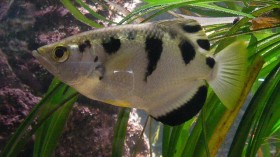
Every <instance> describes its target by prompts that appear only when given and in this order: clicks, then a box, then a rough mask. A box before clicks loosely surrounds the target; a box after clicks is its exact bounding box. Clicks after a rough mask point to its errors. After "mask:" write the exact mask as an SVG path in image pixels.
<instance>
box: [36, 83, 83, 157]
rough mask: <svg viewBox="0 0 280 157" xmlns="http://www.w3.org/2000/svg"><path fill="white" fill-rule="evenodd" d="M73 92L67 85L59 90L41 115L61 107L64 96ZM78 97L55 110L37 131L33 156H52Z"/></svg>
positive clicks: (47, 103)
mask: <svg viewBox="0 0 280 157" xmlns="http://www.w3.org/2000/svg"><path fill="white" fill-rule="evenodd" d="M73 92H75V91H74V90H73V89H71V88H69V87H68V86H65V87H64V88H63V89H62V90H60V91H58V92H57V93H56V95H55V96H53V97H52V98H51V99H49V101H48V102H46V105H44V108H42V112H41V114H40V116H39V119H40V120H41V117H46V116H47V114H48V111H50V110H53V109H55V108H58V107H60V106H59V104H60V102H61V98H62V97H64V98H65V97H68V96H69V95H71V94H72V93H73ZM76 99H77V97H75V98H73V99H71V100H70V101H68V102H66V103H65V104H63V106H62V107H60V108H59V109H58V110H57V111H55V112H54V113H53V114H52V115H51V116H50V117H49V118H48V120H46V121H45V122H44V124H43V125H42V126H41V127H40V128H39V129H38V130H37V131H36V134H35V135H36V138H35V147H34V153H33V156H34V157H36V156H38V157H39V156H52V154H53V151H54V150H55V148H56V144H57V142H58V140H59V137H60V135H61V134H62V131H63V128H64V125H65V123H66V120H67V117H68V115H69V113H70V111H71V110H72V107H73V104H74V102H76Z"/></svg>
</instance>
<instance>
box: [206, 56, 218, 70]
mask: <svg viewBox="0 0 280 157" xmlns="http://www.w3.org/2000/svg"><path fill="white" fill-rule="evenodd" d="M215 63H216V62H215V59H214V58H211V57H207V58H206V64H207V65H208V66H209V67H210V68H213V67H214V66H215Z"/></svg>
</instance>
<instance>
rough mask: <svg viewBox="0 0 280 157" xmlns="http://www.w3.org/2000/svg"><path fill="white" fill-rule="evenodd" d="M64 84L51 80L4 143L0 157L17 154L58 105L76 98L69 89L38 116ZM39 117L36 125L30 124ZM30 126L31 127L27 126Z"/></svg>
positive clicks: (60, 105) (62, 89)
mask: <svg viewBox="0 0 280 157" xmlns="http://www.w3.org/2000/svg"><path fill="white" fill-rule="evenodd" d="M65 87H66V85H65V84H62V83H61V82H59V81H58V80H56V79H55V80H53V82H52V84H51V85H50V87H49V90H48V92H47V94H46V96H45V97H44V98H43V99H42V100H41V101H40V102H39V103H38V104H37V105H36V106H35V107H34V108H33V109H32V111H31V112H30V113H29V115H28V116H27V117H26V119H25V120H24V121H23V122H22V124H21V125H20V126H19V128H18V129H17V130H16V132H15V133H14V134H13V136H12V137H11V138H10V139H9V141H8V143H7V144H6V146H5V148H4V149H3V151H2V153H1V157H14V156H17V155H18V154H19V153H20V152H21V150H22V148H23V147H24V145H25V144H26V143H27V141H28V139H30V138H31V136H32V135H33V134H34V133H35V132H36V130H37V129H38V128H39V127H40V126H42V124H43V123H44V122H46V120H47V119H48V118H49V117H50V116H51V115H52V114H53V113H54V112H55V111H56V110H58V109H59V108H60V107H62V106H63V105H64V104H66V103H70V102H72V101H73V99H76V97H77V95H78V93H77V92H75V91H74V90H73V89H71V92H70V93H68V94H67V97H64V98H62V99H60V101H59V104H58V105H57V106H56V107H55V108H53V109H52V110H49V111H47V112H46V113H44V116H40V114H41V113H42V112H44V111H43V110H42V109H43V108H44V107H45V106H46V105H47V104H48V103H49V101H50V100H51V99H52V97H54V96H55V94H56V93H58V92H59V91H64V89H65ZM38 117H40V119H39V120H38V121H37V124H36V125H32V123H34V120H35V119H36V118H38ZM31 126H32V129H31V130H30V129H29V128H30V127H31Z"/></svg>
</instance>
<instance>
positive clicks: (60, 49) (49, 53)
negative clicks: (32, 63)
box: [32, 40, 104, 86]
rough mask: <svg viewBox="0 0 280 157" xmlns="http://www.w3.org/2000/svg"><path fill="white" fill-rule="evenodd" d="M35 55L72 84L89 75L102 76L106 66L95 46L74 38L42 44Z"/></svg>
mask: <svg viewBox="0 0 280 157" xmlns="http://www.w3.org/2000/svg"><path fill="white" fill-rule="evenodd" d="M32 53H33V55H34V56H35V57H36V58H37V59H38V60H39V62H40V63H41V64H42V65H43V66H44V67H45V68H46V69H47V70H48V71H49V72H50V73H52V74H53V75H54V76H56V77H58V78H59V79H60V80H61V81H63V82H65V83H66V84H68V85H70V86H74V85H75V86H77V85H79V84H81V83H82V82H83V81H84V80H85V79H88V78H89V77H96V78H100V77H102V75H103V73H104V68H103V66H102V62H101V59H100V58H101V57H100V56H99V57H98V55H97V53H96V52H95V49H94V47H93V46H91V45H90V46H88V47H86V46H85V45H84V46H83V52H81V44H80V43H79V42H77V41H73V40H63V41H61V42H57V43H53V44H50V45H46V46H42V47H40V48H38V49H37V50H34V51H33V52H32Z"/></svg>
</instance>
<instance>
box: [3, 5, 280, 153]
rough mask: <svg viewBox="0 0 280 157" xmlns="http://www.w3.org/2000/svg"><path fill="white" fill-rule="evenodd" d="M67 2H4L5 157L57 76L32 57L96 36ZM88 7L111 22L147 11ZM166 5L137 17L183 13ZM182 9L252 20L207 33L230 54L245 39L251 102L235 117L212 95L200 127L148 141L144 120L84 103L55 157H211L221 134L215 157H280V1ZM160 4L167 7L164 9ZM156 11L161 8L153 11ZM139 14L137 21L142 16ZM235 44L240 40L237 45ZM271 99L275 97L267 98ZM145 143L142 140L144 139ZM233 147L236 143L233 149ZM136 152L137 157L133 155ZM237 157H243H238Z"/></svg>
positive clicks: (152, 128) (28, 149)
mask: <svg viewBox="0 0 280 157" xmlns="http://www.w3.org/2000/svg"><path fill="white" fill-rule="evenodd" d="M65 1H66V0H65ZM61 2H62V1H58V0H57V1H52V0H46V1H45V0H23V1H22V0H1V1H0V156H1V153H2V151H3V149H4V147H5V145H6V144H7V143H8V140H9V139H10V138H11V137H12V135H14V134H15V131H16V129H17V128H18V127H19V125H20V124H21V123H22V122H23V121H24V119H25V118H26V117H27V116H28V114H29V113H30V111H31V110H32V109H33V108H34V107H35V106H36V104H37V103H39V101H40V100H42V98H43V97H44V96H45V95H46V93H47V91H48V89H49V86H50V84H51V82H52V80H53V76H52V75H51V74H50V73H49V72H48V71H47V70H45V69H44V68H43V67H42V66H41V65H40V64H39V62H38V61H37V60H36V59H35V58H34V57H33V56H32V53H31V51H32V50H34V49H37V48H38V47H40V46H43V45H46V44H49V43H52V42H55V41H59V40H61V39H63V38H65V37H68V36H71V35H74V34H77V33H80V32H84V31H87V30H92V29H93V27H91V26H89V25H87V24H85V22H81V20H77V19H76V18H75V17H74V16H73V13H71V12H70V11H69V10H68V9H69V8H68V9H66V8H67V7H65V5H63V4H62V3H61ZM69 2H70V1H69ZM71 2H73V3H74V4H75V5H76V6H78V5H77V3H78V2H80V1H79V0H75V1H71ZM83 2H86V3H87V4H88V5H89V6H91V7H92V8H93V10H94V12H96V13H98V14H99V15H102V16H103V17H106V19H107V20H111V21H115V20H116V21H119V20H120V19H122V18H129V17H130V16H120V15H119V13H118V11H116V9H115V8H116V7H117V5H119V6H123V7H124V8H126V9H127V10H128V11H133V10H134V9H136V10H137V9H139V7H140V6H141V5H142V4H139V3H141V2H139V1H135V0H112V1H110V2H113V3H112V4H109V3H106V2H105V1H90V0H88V1H83ZM165 2H166V3H167V5H163V4H162V3H163V2H160V1H152V0H146V3H148V4H149V6H145V7H143V8H142V9H143V10H142V11H139V10H137V11H139V12H137V13H138V14H140V15H141V17H143V18H147V19H153V20H155V19H156V20H160V19H166V18H170V17H172V16H171V15H169V14H168V15H166V14H163V15H160V16H157V15H158V14H160V13H159V12H166V11H167V10H170V9H173V8H178V7H182V6H183V5H181V4H179V1H175V0H167V1H165ZM182 2H185V3H186V8H185V10H183V11H182V10H181V11H182V12H183V13H184V14H186V15H192V16H193V15H199V16H212V17H219V16H225V17H229V16H244V17H247V18H248V20H247V21H245V20H246V19H245V20H244V21H245V22H244V21H242V20H240V21H241V22H240V21H239V20H238V19H237V20H236V21H235V22H234V21H233V23H231V24H229V25H219V26H213V27H211V26H210V27H207V28H206V31H207V33H208V34H209V38H210V39H211V41H212V42H213V43H215V44H214V47H215V46H216V47H218V46H217V45H218V44H219V46H220V45H222V46H221V47H224V46H225V45H226V44H224V42H225V41H232V40H233V39H232V38H231V37H228V36H231V35H232V34H227V33H228V32H234V31H235V33H233V35H232V36H233V38H234V40H236V39H237V40H238V39H242V40H246V41H247V42H248V43H249V46H248V50H249V53H250V57H249V59H250V61H251V62H250V68H251V69H250V70H248V74H249V73H250V74H254V75H250V76H255V77H251V78H252V79H253V80H250V79H249V81H248V84H249V85H250V84H251V85H252V84H253V87H252V89H248V90H250V93H249V92H248V93H249V94H248V96H247V95H245V96H244V97H246V101H245V100H244V101H245V103H244V104H245V105H242V104H241V105H240V110H238V111H237V114H235V113H229V112H227V111H225V109H224V108H223V106H222V105H220V102H219V100H218V99H217V98H216V97H215V96H214V95H213V94H212V93H210V94H209V96H208V97H209V98H208V101H207V103H208V104H211V105H206V108H205V111H204V112H205V113H206V114H205V115H206V117H203V116H201V115H199V117H198V118H197V119H193V120H191V121H190V122H189V123H186V124H185V125H182V126H179V127H176V128H175V127H174V128H171V127H168V126H162V125H160V124H159V123H157V122H155V121H153V120H149V122H150V121H152V122H150V125H147V127H145V128H146V131H145V133H144V135H142V133H143V132H142V130H143V127H144V123H145V121H148V120H146V119H148V118H147V116H146V114H145V113H143V112H141V111H137V110H135V109H132V110H129V109H127V110H123V109H121V108H119V107H114V106H112V105H105V104H103V103H100V102H97V101H93V100H89V99H87V98H85V97H83V96H79V98H78V100H77V102H75V103H74V105H73V108H72V109H71V112H70V114H69V116H68V117H67V118H68V119H67V123H66V124H65V126H64V128H63V132H62V135H61V136H60V137H59V140H58V143H57V145H56V146H54V147H55V150H54V152H53V153H52V155H53V156H58V157H59V156H63V157H64V156H69V157H70V156H101V157H103V156H105V157H106V156H132V155H131V154H137V156H139V157H141V156H149V155H150V153H151V152H153V154H154V156H164V157H165V156H168V157H169V156H177V157H178V156H181V155H178V154H176V153H178V152H180V153H183V152H184V153H185V152H187V153H185V154H184V155H183V156H185V155H186V156H194V155H190V154H195V156H197V157H200V156H208V155H209V152H208V153H207V150H204V148H205V146H204V145H205V141H206V143H207V142H209V141H210V142H209V143H210V144H209V143H208V146H209V147H211V146H213V147H214V146H216V145H215V143H214V144H213V142H212V143H211V140H210V138H211V137H215V136H212V135H217V134H218V135H219V134H225V136H227V138H226V139H225V140H224V141H218V142H217V141H216V143H222V146H220V145H219V147H218V148H217V149H218V151H217V153H216V155H215V156H220V157H224V156H229V157H235V156H256V154H257V155H258V156H260V157H261V156H264V157H277V156H279V154H280V153H279V152H280V149H279V148H280V142H279V139H280V138H279V135H280V133H279V128H280V121H279V119H280V107H279V105H280V104H279V102H280V101H279V97H280V95H279V93H280V91H279V90H278V89H280V88H279V87H280V83H279V80H280V78H279V73H280V72H279V70H278V69H277V68H279V67H280V64H279V63H280V61H279V56H280V55H279V54H280V29H279V24H280V20H279V19H280V11H279V8H280V4H279V1H276V0H274V1H269V2H264V1H239V2H240V3H233V2H232V3H231V2H224V1H220V2H219V1H213V2H212V1H209V2H204V3H202V1H201V0H197V1H196V2H197V4H196V6H195V5H190V4H188V1H187V0H184V1H182ZM199 2H201V3H199ZM157 3H161V4H160V5H161V6H160V5H159V4H157ZM177 3H178V4H177ZM114 4H117V5H114ZM176 5H177V6H176ZM106 6H107V7H106ZM108 6H109V7H108ZM159 6H160V7H159ZM162 6H165V7H162ZM153 7H154V8H156V7H158V8H156V9H154V10H152V9H153ZM168 7H169V8H168ZM200 7H202V8H203V9H200ZM205 8H207V9H209V10H207V9H205ZM140 9H141V8H140ZM149 9H151V10H152V11H151V12H152V13H154V12H153V11H155V10H156V11H158V12H156V13H155V14H152V16H147V15H144V14H145V12H146V10H148V11H149ZM227 9H228V10H227ZM79 10H80V12H81V13H82V14H83V15H84V16H85V17H87V18H90V19H91V20H93V21H95V22H96V23H97V24H99V25H101V26H104V27H107V26H109V25H111V23H109V22H108V21H104V20H102V19H98V18H96V17H92V16H91V13H89V12H88V11H87V10H86V9H85V7H79ZM148 11H147V12H148ZM216 11H217V12H216ZM151 12H150V13H151ZM157 13H158V14H157ZM138 14H134V15H137V16H138ZM142 14H143V15H142ZM132 17H133V16H132ZM135 19H137V18H135ZM236 23H237V24H236ZM239 35H240V37H239ZM236 36H238V37H237V38H235V37H236ZM227 37H228V38H227ZM217 43H218V44H217ZM221 49H222V48H221ZM256 56H262V57H263V61H259V60H258V59H256V58H258V57H256ZM255 60H257V61H255ZM258 68H259V69H258ZM258 70H261V71H258ZM277 76H278V77H277ZM250 81H251V83H250ZM254 81H255V82H254ZM261 85H262V86H261ZM250 88H251V86H250ZM265 93H269V95H265ZM211 94H212V95H211ZM265 96H266V97H265ZM209 106H213V107H212V108H211V107H209ZM248 106H249V107H248ZM123 111H124V112H126V113H125V114H126V115H129V119H128V118H127V119H128V121H127V127H125V135H126V136H125V137H126V138H125V139H124V141H123V145H122V146H123V147H122V146H120V145H113V143H114V142H115V141H114V140H113V139H114V135H115V127H116V126H117V125H118V124H119V118H118V117H120V113H123ZM244 113H245V114H244ZM209 115H211V116H209ZM224 115H232V116H236V117H237V118H236V120H235V122H228V121H226V120H225V119H230V118H228V117H226V116H225V118H223V116H224ZM243 115H244V116H243ZM229 117H230V116H229ZM204 118H205V119H204ZM204 120H205V123H206V126H207V127H206V128H203V127H199V126H201V125H200V122H201V121H202V122H201V123H202V124H204ZM37 121H39V120H38V119H35V121H34V122H33V123H32V124H31V125H30V126H29V128H28V129H27V131H28V130H31V128H32V127H33V126H36V124H37ZM240 121H241V123H240ZM218 122H220V123H222V122H224V123H223V124H226V125H227V124H228V125H231V124H232V127H231V129H230V130H229V131H228V130H226V129H225V130H226V133H223V132H224V131H223V128H219V127H217V126H219V124H217V123H218ZM195 124H199V125H195ZM217 128H218V129H217ZM204 129H205V130H206V132H207V133H209V134H207V136H206V137H207V138H205V137H204V135H205V134H204V133H205V132H204ZM236 130H237V132H236ZM151 132H152V134H151ZM149 133H150V134H149ZM140 136H142V138H139V137H140ZM35 139H36V138H35V135H32V136H31V137H30V138H29V139H28V142H27V144H25V145H24V149H23V151H19V152H20V153H19V155H18V156H34V155H33V154H34V141H35ZM149 139H150V141H149ZM211 139H212V138H211ZM243 139H244V140H243ZM166 141H167V142H166ZM232 141H234V142H233V144H232ZM255 141H257V142H255ZM166 143H167V144H166ZM181 147H182V148H181ZM213 147H212V148H213ZM114 148H120V150H119V151H120V152H121V153H119V154H122V155H116V154H114V153H112V149H114ZM121 148H123V151H122V149H121ZM150 148H152V149H150ZM179 148H181V149H180V151H179ZM135 149H136V150H137V153H135ZM190 150H191V151H192V152H191V153H190V152H189V151H190ZM210 151H212V150H210ZM238 153H239V155H236V154H238ZM240 154H242V155H240Z"/></svg>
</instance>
